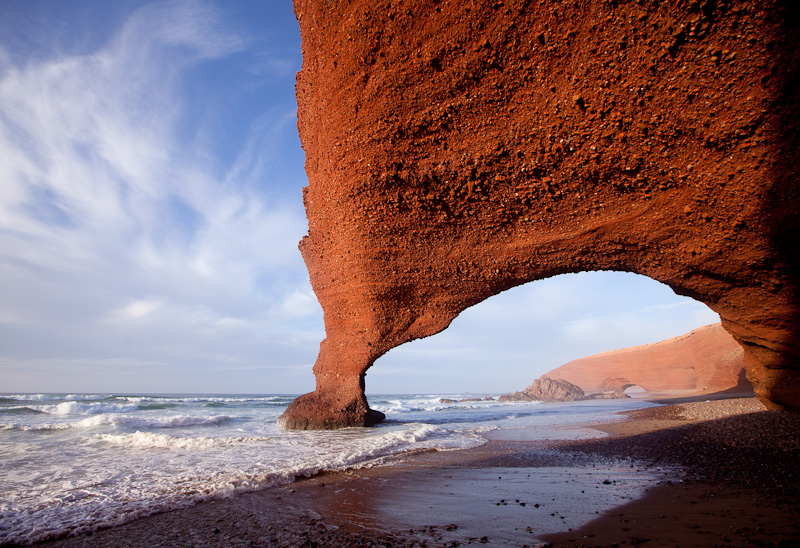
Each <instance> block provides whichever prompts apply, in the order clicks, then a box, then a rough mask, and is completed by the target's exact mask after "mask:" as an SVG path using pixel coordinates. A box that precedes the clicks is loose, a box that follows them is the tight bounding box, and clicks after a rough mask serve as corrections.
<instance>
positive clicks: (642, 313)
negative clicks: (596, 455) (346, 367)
mask: <svg viewBox="0 0 800 548" xmlns="http://www.w3.org/2000/svg"><path fill="white" fill-rule="evenodd" d="M718 323H719V316H718V315H717V314H716V313H715V312H713V311H712V310H711V309H709V308H708V307H707V306H706V305H704V304H703V303H700V302H698V301H696V300H694V299H692V298H690V297H684V296H680V295H677V294H676V293H674V292H673V291H672V290H671V289H670V288H669V287H668V286H666V285H665V284H662V283H660V282H657V281H655V280H652V279H651V278H648V277H646V276H642V275H638V274H633V273H628V272H620V271H594V272H583V273H576V274H562V275H558V276H554V277H551V278H547V279H544V280H538V281H534V282H529V283H526V284H523V285H520V286H517V287H514V288H512V289H509V290H507V291H504V292H502V293H499V294H497V295H494V296H492V297H489V298H487V299H485V300H484V301H482V302H480V303H478V304H476V305H473V306H472V307H470V308H468V309H466V310H464V311H463V312H461V313H460V314H459V315H458V316H457V317H456V318H455V319H454V320H453V321H452V323H451V324H450V326H449V327H447V328H446V329H445V330H443V331H441V332H440V333H437V334H435V335H432V336H430V337H426V338H424V339H418V340H415V341H412V342H410V343H406V344H403V345H401V346H398V347H396V348H394V349H391V350H390V351H389V352H387V353H386V354H385V355H384V356H382V357H380V358H379V359H378V360H376V361H375V363H374V365H373V366H372V367H371V368H370V369H369V370H368V372H367V377H368V382H367V393H368V394H386V393H422V392H425V393H445V394H462V393H467V392H470V393H477V392H481V393H487V394H504V393H510V392H514V391H517V390H521V389H522V388H524V387H525V386H528V385H529V384H530V383H531V381H533V380H534V379H536V378H538V377H539V376H541V375H544V374H547V373H549V372H551V371H553V370H556V369H557V368H559V367H561V366H564V365H565V364H568V363H570V362H573V361H575V360H581V359H584V358H588V357H590V356H593V355H596V354H601V353H605V352H614V351H619V350H622V349H626V348H631V347H636V346H640V345H652V344H655V343H659V342H661V341H664V340H667V339H671V338H673V337H680V336H683V335H686V334H688V333H690V332H692V331H693V330H695V329H697V328H702V327H704V326H707V325H712V324H718ZM719 331H722V330H721V328H720V329H719ZM734 346H736V348H738V345H735V343H734ZM738 359H739V364H741V350H740V351H739V354H738ZM603 367H605V368H606V369H603V371H606V370H607V373H602V374H601V373H597V374H596V375H592V376H591V379H590V380H589V381H588V382H577V383H575V384H578V385H579V386H581V385H582V386H581V388H584V391H585V392H587V394H588V393H590V392H601V391H615V392H619V393H622V392H624V391H625V389H627V388H629V387H631V386H637V385H638V384H637V383H635V382H632V381H631V380H629V379H628V378H615V377H620V376H622V377H624V375H621V374H619V373H618V372H615V370H614V368H613V366H608V365H606V366H603ZM689 376H691V375H689ZM706 376H707V375H706ZM726 379H727V377H726ZM566 380H569V381H570V382H574V381H575V380H576V379H575V378H574V377H570V378H568V379H566ZM639 382H641V380H640V381H639ZM670 382H671V383H673V384H674V385H676V386H675V389H676V390H681V389H683V390H686V389H688V388H690V384H691V383H692V382H693V381H692V380H691V379H689V380H686V381H684V382H683V384H678V381H677V380H674V379H673V380H670V381H668V382H667V383H666V384H665V383H661V384H656V386H657V387H659V388H664V387H666V386H668V385H669V383H670ZM723 382H727V381H723ZM645 384H646V383H645Z"/></svg>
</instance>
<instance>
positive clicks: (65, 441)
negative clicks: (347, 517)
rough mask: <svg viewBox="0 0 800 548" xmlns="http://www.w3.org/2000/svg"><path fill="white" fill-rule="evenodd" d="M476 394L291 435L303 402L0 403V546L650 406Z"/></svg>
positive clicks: (64, 397)
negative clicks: (286, 424)
mask: <svg viewBox="0 0 800 548" xmlns="http://www.w3.org/2000/svg"><path fill="white" fill-rule="evenodd" d="M465 397H466V396H465V395H453V394H428V395H402V396H370V397H369V400H370V404H371V406H372V407H373V408H375V409H378V410H380V411H383V412H384V413H386V416H387V421H386V422H385V423H383V424H381V425H379V426H377V427H375V428H352V429H344V430H338V431H333V432H292V431H282V430H280V429H279V427H278V426H277V418H278V417H279V416H280V414H281V413H283V411H284V410H285V409H286V406H287V405H288V404H289V402H291V401H292V399H293V398H294V396H283V395H264V396H251V395H241V396H239V395H237V396H226V395H189V396H184V395H148V394H136V395H112V394H61V395H51V394H12V395H5V396H0V462H2V463H3V466H2V467H0V544H3V543H9V542H14V543H30V542H36V541H40V540H44V539H48V538H54V537H58V536H62V535H65V534H76V533H81V532H86V531H91V530H95V529H97V528H99V527H103V526H109V525H115V524H120V523H125V522H127V521H130V520H132V519H135V518H137V517H141V516H145V515H149V514H152V513H155V512H160V511H165V510H169V509H174V508H181V507H186V506H189V505H192V504H195V503H197V502H199V501H203V500H209V499H214V498H222V497H229V496H233V495H235V494H236V493H240V492H246V491H252V490H259V489H264V488H267V487H270V486H275V485H279V484H286V483H289V482H292V481H295V479H296V478H298V477H303V476H311V475H314V474H317V473H319V472H321V471H332V470H343V469H348V468H357V467H364V466H373V465H375V464H379V463H380V462H382V461H383V460H385V459H386V458H388V457H392V456H395V455H399V454H402V453H405V452H409V451H419V450H426V449H437V450H452V449H460V448H468V447H474V446H477V445H480V444H482V443H485V442H486V439H485V437H484V436H482V435H481V434H482V433H486V432H489V431H493V430H499V429H512V428H519V427H523V426H538V427H543V428H542V431H543V432H545V431H547V430H548V429H547V428H544V427H553V426H565V425H570V424H578V423H584V422H587V421H591V420H604V419H608V420H610V419H612V418H613V416H614V413H616V412H617V411H620V410H624V409H633V408H637V407H643V406H646V405H649V404H647V403H645V402H642V401H639V400H617V401H601V402H591V401H590V402H579V403H574V404H541V403H539V402H530V403H518V402H508V403H506V402H504V403H501V402H497V401H479V402H463V403H450V404H448V403H441V402H440V399H441V398H450V399H456V400H458V399H463V398H465Z"/></svg>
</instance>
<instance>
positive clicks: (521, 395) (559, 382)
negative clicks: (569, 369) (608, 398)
mask: <svg viewBox="0 0 800 548" xmlns="http://www.w3.org/2000/svg"><path fill="white" fill-rule="evenodd" d="M585 399H586V394H584V393H583V390H581V388H580V387H579V386H576V385H574V384H572V383H571V382H569V381H565V380H564V379H551V378H548V377H545V376H541V377H539V378H538V379H536V380H535V381H533V383H532V384H531V385H530V386H529V387H528V388H526V389H525V390H523V391H522V392H514V393H513V394H504V395H502V396H500V398H499V401H544V402H555V401H581V400H585Z"/></svg>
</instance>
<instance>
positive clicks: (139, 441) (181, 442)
mask: <svg viewBox="0 0 800 548" xmlns="http://www.w3.org/2000/svg"><path fill="white" fill-rule="evenodd" d="M96 438H97V439H99V440H101V441H104V442H106V443H110V444H113V445H118V446H123V447H135V448H137V449H150V448H156V449H184V450H195V449H210V448H212V447H230V446H233V445H240V444H244V443H258V442H265V441H268V440H269V439H271V438H269V437H261V438H258V437H242V438H204V437H197V438H188V437H178V436H170V435H168V434H158V433H155V432H135V433H133V434H97V435H96Z"/></svg>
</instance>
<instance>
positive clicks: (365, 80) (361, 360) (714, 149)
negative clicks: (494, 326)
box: [284, 0, 800, 428]
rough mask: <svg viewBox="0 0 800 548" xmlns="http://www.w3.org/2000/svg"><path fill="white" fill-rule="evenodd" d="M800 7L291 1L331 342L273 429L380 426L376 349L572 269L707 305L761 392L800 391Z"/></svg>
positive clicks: (313, 222)
mask: <svg viewBox="0 0 800 548" xmlns="http://www.w3.org/2000/svg"><path fill="white" fill-rule="evenodd" d="M796 6H797V4H796V3H793V2H789V1H788V0H787V1H785V2H779V1H771V0H764V1H760V2H743V1H736V0H730V1H726V0H716V1H710V0H709V1H705V0H703V1H680V0H679V1H675V2H658V1H655V0H639V1H630V2H626V1H624V0H615V1H606V0H567V1H562V0H558V1H548V0H505V1H498V2H488V1H487V2H468V1H461V2H456V1H447V0H440V1H435V0H433V1H432V0H404V1H400V0H387V1H385V2H377V3H376V2H372V1H367V0H325V1H322V0H295V11H296V14H297V16H298V19H299V21H300V28H301V33H302V40H303V68H302V70H301V72H300V73H298V79H297V98H298V127H299V131H300V137H301V140H302V143H303V147H304V149H305V151H306V171H307V174H308V177H309V186H308V188H307V189H306V192H305V195H304V199H305V205H306V210H307V214H308V219H309V234H308V236H307V237H305V238H304V239H303V241H302V243H301V246H300V248H301V251H302V253H303V256H304V258H305V261H306V264H307V265H308V269H309V273H310V276H311V282H312V285H313V287H314V291H315V292H316V294H317V297H318V298H319V301H320V303H321V305H322V308H323V310H324V313H325V327H326V334H327V338H326V339H325V340H324V341H323V342H322V344H321V347H320V353H319V357H318V359H317V362H316V365H315V368H314V374H315V376H316V379H317V387H316V390H315V391H314V392H313V393H311V394H307V395H305V396H302V397H301V398H300V399H298V400H297V402H296V403H295V404H294V405H293V406H292V407H290V408H289V410H287V412H286V414H285V417H284V419H285V424H286V425H287V426H292V427H295V428H303V427H313V428H316V427H330V426H341V425H345V424H367V423H370V422H374V421H375V420H377V419H378V418H379V417H378V416H377V415H374V414H372V413H370V412H369V408H368V407H367V403H366V400H365V399H364V396H363V382H364V378H363V376H364V374H365V373H366V371H367V369H368V368H369V367H370V366H371V365H372V363H373V362H374V361H375V359H377V358H378V357H379V356H381V355H383V354H384V353H385V352H387V351H388V350H390V349H391V348H394V347H396V346H398V345H400V344H403V343H405V342H407V341H410V340H413V339H416V338H420V337H425V336H428V335H432V334H434V333H436V332H438V331H441V330H442V329H445V328H446V327H447V326H448V325H449V323H450V322H451V321H452V319H453V318H454V317H455V316H456V315H458V313H460V312H461V311H462V310H464V309H466V308H468V307H470V306H472V305H474V304H476V303H478V302H480V301H482V300H484V299H486V298H488V297H491V296H492V295H495V294H497V293H499V292H501V291H503V290H505V289H508V288H510V287H513V286H516V285H520V284H523V283H525V282H529V281H533V280H538V279H542V278H546V277H549V276H553V275H556V274H561V273H568V272H578V271H587V270H620V271H631V272H636V273H639V274H643V275H646V276H649V277H650V278H653V279H655V280H658V281H660V282H663V283H665V284H667V285H669V286H670V287H671V288H672V289H673V290H674V291H676V292H677V293H679V294H682V295H688V296H691V297H693V298H695V299H697V300H700V301H702V302H704V303H706V304H707V305H708V306H709V307H711V308H712V309H713V310H714V311H716V312H718V313H719V314H720V317H721V319H722V323H723V326H724V327H725V329H726V330H728V331H729V332H730V333H731V334H732V335H733V336H734V338H735V339H736V340H737V341H738V342H739V343H740V344H741V345H742V346H743V347H744V349H745V355H744V364H745V368H746V369H747V372H748V375H749V378H750V380H751V381H752V382H753V384H754V386H755V390H756V393H757V394H758V396H759V397H760V398H761V399H762V401H764V403H765V404H766V405H767V406H768V407H770V408H773V409H780V408H791V409H797V408H798V407H800V372H799V371H798V367H799V361H798V356H800V340H799V338H798V327H797V326H798V325H800V322H798V317H797V316H798V305H799V303H798V292H797V290H798V285H797V281H798V277H799V276H800V274H799V268H800V264H799V262H798V257H800V253H798V251H800V250H798V238H797V234H798V228H800V227H798V219H800V216H798V215H797V213H798V185H797V168H796V166H797V165H798V162H797V160H798V151H800V143H798V137H797V136H798V135H800V131H798V129H800V128H798V127H797V126H798V124H797V120H798V116H797V114H798V112H797V109H798V106H797V103H796V90H797V78H798V74H800V72H799V71H798V70H797V65H798V55H799V54H798V52H799V51H800V47H798V31H797V25H796V21H797V20H798V15H799V14H798V8H797V7H796Z"/></svg>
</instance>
